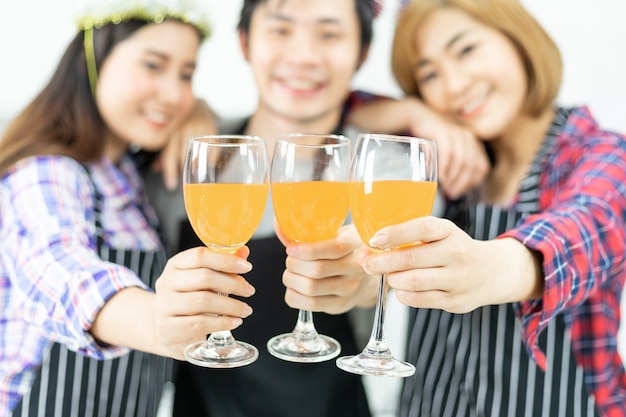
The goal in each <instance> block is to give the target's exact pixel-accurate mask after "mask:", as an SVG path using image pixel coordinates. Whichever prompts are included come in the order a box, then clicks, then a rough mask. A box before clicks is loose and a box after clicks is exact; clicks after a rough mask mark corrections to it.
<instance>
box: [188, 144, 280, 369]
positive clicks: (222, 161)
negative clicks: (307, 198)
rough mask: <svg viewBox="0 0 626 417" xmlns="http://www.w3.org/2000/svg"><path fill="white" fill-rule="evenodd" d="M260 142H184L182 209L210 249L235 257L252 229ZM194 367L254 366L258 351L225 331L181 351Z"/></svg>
mask: <svg viewBox="0 0 626 417" xmlns="http://www.w3.org/2000/svg"><path fill="white" fill-rule="evenodd" d="M267 173H268V162H267V151H266V148H265V143H264V142H263V140H262V139H261V138H258V137H253V136H237V135H231V136H226V135H214V136H199V137H193V138H191V139H189V144H188V146H187V154H186V157H185V168H184V175H183V190H184V196H185V208H186V210H187V216H188V217H189V221H190V223H191V226H192V227H193V230H194V231H195V232H196V234H197V235H198V237H199V238H200V240H201V241H202V242H203V243H204V244H205V245H206V246H207V247H208V248H209V249H211V250H213V251H216V252H222V253H235V252H236V251H237V250H238V249H239V248H241V247H242V246H243V245H245V244H246V242H248V240H250V238H251V237H252V235H253V234H254V231H255V230H256V228H257V227H258V225H259V223H260V221H261V217H262V216H263V211H264V209H265V203H266V200H267V190H268V181H267ZM184 354H185V358H186V359H187V360H188V361H189V362H191V363H193V364H195V365H199V366H204V367H210V368H233V367H237V366H243V365H247V364H249V363H252V362H254V361H255V360H256V359H257V357H258V356H259V352H258V350H257V349H256V348H255V347H254V346H252V345H250V344H248V343H245V342H239V341H236V340H235V339H234V338H233V336H232V334H231V332H230V331H229V330H225V331H219V332H214V333H212V334H211V335H210V336H209V338H208V340H207V341H204V342H198V343H193V344H191V345H189V346H187V348H186V349H185V352H184Z"/></svg>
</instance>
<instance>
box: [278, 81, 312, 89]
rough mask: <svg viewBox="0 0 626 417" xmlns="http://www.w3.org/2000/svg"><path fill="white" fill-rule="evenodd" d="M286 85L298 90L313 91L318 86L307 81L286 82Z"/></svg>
mask: <svg viewBox="0 0 626 417" xmlns="http://www.w3.org/2000/svg"><path fill="white" fill-rule="evenodd" d="M285 84H286V85H287V86H289V87H291V88H294V89H297V90H312V89H314V88H315V86H316V85H317V83H315V82H313V81H306V80H285Z"/></svg>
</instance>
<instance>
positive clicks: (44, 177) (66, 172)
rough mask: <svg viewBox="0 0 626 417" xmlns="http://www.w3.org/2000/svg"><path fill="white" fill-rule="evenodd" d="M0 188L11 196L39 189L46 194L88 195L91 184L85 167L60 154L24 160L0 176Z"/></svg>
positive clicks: (91, 188)
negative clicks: (0, 178) (0, 183)
mask: <svg viewBox="0 0 626 417" xmlns="http://www.w3.org/2000/svg"><path fill="white" fill-rule="evenodd" d="M1 181H2V185H3V187H4V188H5V189H6V190H8V192H9V194H13V195H14V196H15V197H17V196H19V195H28V194H29V193H30V191H29V190H35V189H36V190H41V191H40V192H41V193H42V194H46V195H63V194H66V195H74V196H81V195H89V196H91V194H92V192H93V185H92V183H91V181H90V179H89V175H88V173H87V171H86V170H85V168H84V167H83V166H82V165H81V164H80V163H79V162H78V161H76V160H75V159H72V158H70V157H67V156H60V155H41V156H32V157H28V158H24V159H22V160H21V161H19V162H17V163H16V164H15V165H13V166H12V167H11V168H10V169H9V170H8V171H7V172H6V173H5V174H4V176H3V177H2V180H1Z"/></svg>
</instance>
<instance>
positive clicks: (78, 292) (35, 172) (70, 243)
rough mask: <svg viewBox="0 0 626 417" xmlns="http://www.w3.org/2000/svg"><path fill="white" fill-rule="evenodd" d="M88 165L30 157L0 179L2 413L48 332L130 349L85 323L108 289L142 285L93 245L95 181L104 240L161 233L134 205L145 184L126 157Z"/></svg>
mask: <svg viewBox="0 0 626 417" xmlns="http://www.w3.org/2000/svg"><path fill="white" fill-rule="evenodd" d="M87 168H88V169H89V171H90V173H91V178H90V177H89V176H88V175H87V172H86V171H85V169H84V168H83V167H82V166H81V165H79V164H78V163H77V162H76V161H74V160H72V159H70V158H67V157H59V156H42V157H32V158H27V159H25V160H22V161H20V162H19V163H17V164H16V165H15V166H14V167H13V168H12V169H11V170H10V171H9V172H8V173H7V174H5V176H4V177H2V178H1V179H0V415H8V414H9V411H8V410H10V409H12V408H13V407H14V406H15V405H16V403H17V402H18V401H19V398H20V397H21V396H22V395H23V394H24V393H25V392H26V391H27V390H28V389H29V388H30V386H31V384H32V382H33V378H34V374H35V371H36V369H37V368H38V367H39V365H40V364H41V363H42V361H43V359H44V357H45V355H46V352H47V349H48V348H49V346H50V345H51V343H52V341H56V342H60V343H64V344H66V345H67V346H68V347H69V348H70V349H72V350H75V351H78V352H80V353H81V354H84V355H87V356H90V357H93V358H98V359H106V358H112V357H116V356H120V355H122V354H124V353H126V352H127V349H125V348H122V347H117V346H103V345H102V344H98V342H97V341H95V340H94V338H93V337H92V336H91V335H90V333H89V329H90V328H91V326H92V324H93V321H94V318H95V317H96V315H97V314H98V312H99V311H100V309H101V308H102V306H103V305H104V303H105V302H106V301H107V300H108V299H109V298H110V297H111V296H113V295H114V294H115V293H117V292H118V291H120V290H121V289H122V288H125V287H131V286H137V287H142V288H145V285H144V284H143V283H142V282H141V280H140V279H139V278H138V277H137V276H136V275H135V274H134V273H133V272H131V271H130V270H128V269H126V268H123V267H121V266H119V265H116V264H113V263H108V262H104V261H102V260H101V259H100V258H99V257H98V255H97V248H96V235H95V223H94V185H95V186H96V187H97V188H98V191H99V193H100V194H101V195H102V199H103V202H104V203H103V207H102V216H101V223H102V225H103V227H104V229H105V230H106V232H105V236H104V240H105V242H106V244H107V245H109V246H110V247H113V248H120V249H126V248H144V249H156V248H158V247H159V245H160V240H159V237H158V235H157V234H156V233H155V231H154V230H153V228H152V227H151V226H150V225H149V224H148V222H147V221H146V220H145V217H144V216H143V215H142V213H141V211H140V210H139V209H138V207H142V206H144V205H145V201H144V200H143V197H142V196H141V194H139V192H138V190H142V189H143V188H142V187H143V186H142V185H141V184H142V183H141V180H140V178H139V176H138V174H137V172H136V168H135V166H134V163H133V162H132V161H131V160H130V158H127V157H125V158H123V159H122V161H121V162H120V165H119V167H116V166H115V165H113V164H112V163H110V162H109V161H108V160H106V159H103V160H101V161H99V162H97V163H92V164H88V165H87ZM150 215H152V216H154V214H153V213H150Z"/></svg>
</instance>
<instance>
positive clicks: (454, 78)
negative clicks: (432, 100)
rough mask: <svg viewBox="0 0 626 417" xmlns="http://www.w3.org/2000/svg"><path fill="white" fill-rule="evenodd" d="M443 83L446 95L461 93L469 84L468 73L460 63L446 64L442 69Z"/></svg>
mask: <svg viewBox="0 0 626 417" xmlns="http://www.w3.org/2000/svg"><path fill="white" fill-rule="evenodd" d="M443 79H444V85H445V88H446V91H447V93H448V95H450V96H456V95H459V94H462V93H463V92H464V91H465V90H466V89H467V88H468V86H469V84H470V76H469V74H468V73H467V72H466V71H464V70H463V68H462V67H461V66H460V65H455V64H451V63H450V64H448V65H446V66H445V67H444V70H443Z"/></svg>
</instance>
